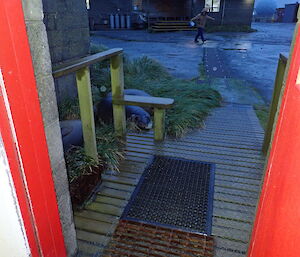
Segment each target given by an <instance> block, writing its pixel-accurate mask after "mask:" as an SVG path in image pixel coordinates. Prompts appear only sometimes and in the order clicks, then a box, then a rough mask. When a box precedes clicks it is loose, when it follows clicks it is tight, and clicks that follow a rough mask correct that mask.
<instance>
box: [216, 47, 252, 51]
mask: <svg viewBox="0 0 300 257" xmlns="http://www.w3.org/2000/svg"><path fill="white" fill-rule="evenodd" d="M222 49H223V50H226V51H247V49H246V48H222Z"/></svg>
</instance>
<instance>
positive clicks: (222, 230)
mask: <svg viewBox="0 0 300 257" xmlns="http://www.w3.org/2000/svg"><path fill="white" fill-rule="evenodd" d="M212 234H213V235H218V237H222V238H226V239H229V240H233V241H236V242H242V243H247V242H248V240H249V231H244V230H238V229H233V228H226V227H218V226H213V229H212Z"/></svg>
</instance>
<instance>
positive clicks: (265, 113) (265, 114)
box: [253, 104, 270, 130]
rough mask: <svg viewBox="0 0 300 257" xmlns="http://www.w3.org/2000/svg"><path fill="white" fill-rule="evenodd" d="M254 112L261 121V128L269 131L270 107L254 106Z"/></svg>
mask: <svg viewBox="0 0 300 257" xmlns="http://www.w3.org/2000/svg"><path fill="white" fill-rule="evenodd" d="M253 107H254V110H255V113H256V116H257V118H258V119H259V121H260V124H261V126H262V127H263V129H264V130H266V129H267V125H268V120H269V113H270V107H269V106H268V105H258V104H256V105H254V106H253Z"/></svg>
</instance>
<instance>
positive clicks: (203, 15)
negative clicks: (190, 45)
mask: <svg viewBox="0 0 300 257" xmlns="http://www.w3.org/2000/svg"><path fill="white" fill-rule="evenodd" d="M207 14H208V8H203V10H202V11H201V12H200V13H199V14H197V15H196V16H195V17H194V18H192V19H191V21H193V22H195V23H196V26H197V35H196V37H195V43H198V42H199V41H198V38H199V37H201V39H202V42H203V43H204V42H205V41H206V39H205V38H204V35H203V32H204V28H205V25H206V20H207V19H209V20H213V21H214V20H215V18H213V17H210V16H208V15H207Z"/></svg>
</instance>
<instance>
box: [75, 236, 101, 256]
mask: <svg viewBox="0 0 300 257" xmlns="http://www.w3.org/2000/svg"><path fill="white" fill-rule="evenodd" d="M77 244H78V250H79V251H80V254H81V256H95V255H96V254H97V255H98V256H100V254H101V253H102V252H103V249H104V248H103V246H100V245H94V244H91V243H88V242H87V241H82V240H77Z"/></svg>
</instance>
